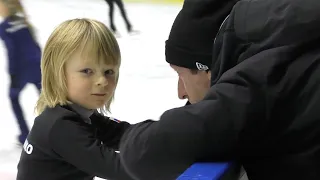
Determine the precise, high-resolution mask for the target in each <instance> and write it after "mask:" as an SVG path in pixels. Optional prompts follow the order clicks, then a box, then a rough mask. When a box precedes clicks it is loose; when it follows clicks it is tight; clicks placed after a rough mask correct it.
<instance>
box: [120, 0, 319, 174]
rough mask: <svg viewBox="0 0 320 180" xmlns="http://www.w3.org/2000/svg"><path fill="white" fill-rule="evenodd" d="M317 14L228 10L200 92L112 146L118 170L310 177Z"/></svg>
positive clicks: (291, 0)
mask: <svg viewBox="0 0 320 180" xmlns="http://www.w3.org/2000/svg"><path fill="white" fill-rule="evenodd" d="M187 2H188V0H186V1H185V5H186V4H187ZM189 2H195V1H193V0H190V1H189ZM198 2H199V3H200V4H199V6H202V7H210V5H211V3H213V1H201V2H200V1H198ZM202 3H203V4H202ZM206 3H207V4H206ZM194 6H195V4H194ZM211 8H212V7H211ZM319 9H320V1H317V0H265V1H245V0H244V1H240V2H238V3H237V4H236V5H235V6H234V8H233V10H232V11H231V13H230V15H229V16H228V18H227V19H226V21H225V22H224V23H223V24H222V26H221V29H220V31H219V32H218V34H217V37H216V39H215V43H214V47H213V64H212V68H211V74H212V76H211V81H212V87H211V88H210V89H209V92H208V93H207V94H206V96H205V97H204V98H203V100H201V101H194V102H195V103H194V104H191V105H189V106H185V107H181V108H175V109H171V110H168V111H166V112H165V113H164V114H163V115H162V116H161V118H160V120H159V121H151V120H148V121H144V122H141V123H138V124H135V125H133V126H131V127H130V128H129V129H128V130H127V131H126V133H125V134H124V136H123V137H122V140H121V144H120V152H121V153H120V156H121V160H122V163H123V164H124V166H125V168H126V169H127V171H128V172H129V173H131V174H132V175H133V176H134V177H136V178H137V179H142V180H144V179H175V178H176V176H177V175H178V174H179V173H181V172H183V171H184V169H185V168H187V167H186V165H191V164H192V163H194V162H197V161H233V160H237V161H240V162H241V163H242V164H243V166H244V168H245V170H246V172H247V174H248V177H249V179H250V180H269V179H273V180H278V179H279V180H280V179H290V180H293V179H294V180H295V179H297V180H298V179H308V180H316V179H320V145H319V139H320V111H319V106H320V92H319V91H320V87H319V84H320V83H319V82H320V67H319V64H320V63H319V62H320V60H319V57H320V53H319V52H320V46H319V42H318V40H319V39H320V34H319V32H320V11H319ZM211 12H213V11H210V9H205V8H204V9H203V14H201V13H199V14H196V13H195V15H194V16H192V17H194V18H195V19H199V20H202V19H205V17H209V16H208V14H210V13H211ZM202 15H203V16H202ZM201 64H202V63H201ZM179 76H180V77H181V76H182V75H181V74H179ZM181 80H183V78H181ZM164 166H165V167H164Z"/></svg>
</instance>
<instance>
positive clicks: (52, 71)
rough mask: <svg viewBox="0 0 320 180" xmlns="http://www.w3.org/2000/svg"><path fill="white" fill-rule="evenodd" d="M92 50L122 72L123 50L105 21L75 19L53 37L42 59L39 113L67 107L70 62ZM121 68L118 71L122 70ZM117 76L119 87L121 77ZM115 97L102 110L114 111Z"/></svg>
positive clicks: (90, 52)
mask: <svg viewBox="0 0 320 180" xmlns="http://www.w3.org/2000/svg"><path fill="white" fill-rule="evenodd" d="M83 48H90V50H89V51H88V50H87V49H86V50H87V51H86V52H89V54H88V55H89V56H90V57H92V59H95V60H104V61H106V62H104V63H106V64H110V65H113V66H115V67H116V68H118V69H119V67H120V63H121V54H120V48H119V45H118V43H117V40H116V39H115V37H114V35H113V34H112V32H111V31H110V30H109V29H108V28H107V27H106V26H105V25H104V24H103V23H101V22H99V21H96V20H91V19H72V20H67V21H65V22H63V23H61V24H60V25H59V26H58V27H57V28H56V29H55V30H54V31H53V32H52V34H51V35H50V37H49V39H48V40H47V42H46V45H45V47H44V51H43V55H42V59H41V78H42V80H41V83H42V90H41V94H40V97H39V100H38V102H37V104H36V111H37V113H38V114H40V113H41V112H43V111H44V109H45V108H46V107H50V108H52V107H55V106H56V105H58V104H59V105H66V104H69V103H70V102H69V101H68V100H67V85H66V75H65V64H66V61H68V59H69V58H70V57H71V56H72V55H73V54H74V53H75V52H76V51H77V52H78V51H80V52H83ZM118 69H117V70H118ZM118 72H119V71H117V74H116V84H117V82H118V78H119V73H118ZM113 98H114V94H112V97H111V99H110V101H108V102H107V103H106V104H105V106H104V107H103V108H101V109H100V111H103V112H106V111H109V110H110V104H111V102H112V100H113Z"/></svg>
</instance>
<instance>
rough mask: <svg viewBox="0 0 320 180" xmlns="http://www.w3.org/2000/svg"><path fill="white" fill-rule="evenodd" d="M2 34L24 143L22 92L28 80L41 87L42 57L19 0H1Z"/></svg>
mask: <svg viewBox="0 0 320 180" xmlns="http://www.w3.org/2000/svg"><path fill="white" fill-rule="evenodd" d="M0 16H1V17H2V18H3V19H4V20H3V21H2V22H1V24H0V37H1V39H2V40H3V42H4V45H5V47H6V50H7V55H8V67H9V74H10V90H9V92H10V94H9V97H10V101H11V104H12V109H13V112H14V114H15V117H16V119H17V121H18V124H19V128H20V135H19V137H18V140H19V142H20V143H21V144H23V143H24V141H25V139H26V137H27V135H28V133H29V128H28V126H27V123H26V119H25V117H24V114H23V111H22V108H21V105H20V103H19V95H20V92H21V91H22V89H23V88H24V87H25V85H26V84H27V83H32V84H34V85H35V86H36V88H37V89H38V90H39V92H40V89H41V72H40V59H41V49H40V46H39V44H38V43H37V41H36V38H35V35H34V33H33V29H32V27H31V25H30V24H29V22H28V20H27V17H26V14H25V11H24V9H23V7H22V5H21V3H20V1H19V0H0Z"/></svg>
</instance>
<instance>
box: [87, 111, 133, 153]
mask: <svg viewBox="0 0 320 180" xmlns="http://www.w3.org/2000/svg"><path fill="white" fill-rule="evenodd" d="M90 119H91V122H92V125H93V126H94V127H95V128H96V130H97V133H96V135H97V138H98V139H99V140H101V141H102V142H103V144H104V145H106V146H107V147H110V148H113V149H116V150H118V149H119V142H120V140H121V137H122V135H123V134H124V132H125V130H126V129H128V128H129V127H130V124H129V123H127V122H117V121H115V120H111V119H110V118H109V117H106V116H104V115H102V114H100V113H98V112H95V113H94V114H93V115H92V116H91V117H90Z"/></svg>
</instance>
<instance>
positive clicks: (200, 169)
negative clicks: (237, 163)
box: [177, 163, 231, 180]
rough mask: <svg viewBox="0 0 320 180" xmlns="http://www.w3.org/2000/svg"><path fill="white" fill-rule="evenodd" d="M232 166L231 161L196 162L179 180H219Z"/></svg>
mask: <svg viewBox="0 0 320 180" xmlns="http://www.w3.org/2000/svg"><path fill="white" fill-rule="evenodd" d="M230 166H231V163H195V164H193V165H192V166H191V167H190V168H188V169H187V170H186V171H185V172H184V173H183V174H181V176H179V177H178V178H177V180H218V179H220V178H221V177H222V176H223V174H224V173H225V172H226V171H227V170H228V169H229V167H230Z"/></svg>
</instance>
